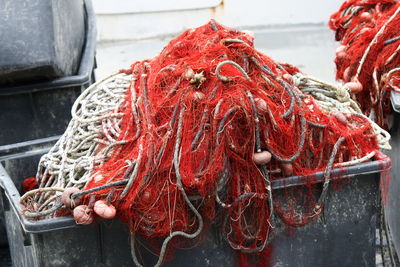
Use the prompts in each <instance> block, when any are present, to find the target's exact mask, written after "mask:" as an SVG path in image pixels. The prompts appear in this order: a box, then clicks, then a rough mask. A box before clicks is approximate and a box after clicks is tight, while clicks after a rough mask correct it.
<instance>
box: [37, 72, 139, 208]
mask: <svg viewBox="0 0 400 267" xmlns="http://www.w3.org/2000/svg"><path fill="white" fill-rule="evenodd" d="M131 82H132V75H127V74H124V73H114V74H112V75H110V76H108V77H106V78H104V79H102V80H100V81H99V82H97V83H95V84H93V85H92V86H90V87H89V88H88V89H86V90H85V91H84V92H83V93H82V94H81V95H80V96H79V97H78V99H77V100H76V101H75V103H74V105H73V107H72V111H71V114H72V120H71V122H70V123H69V125H68V127H67V129H66V131H65V133H64V134H63V135H62V136H61V138H60V139H59V140H58V142H57V143H56V144H55V145H54V146H53V147H52V148H51V149H50V151H49V152H48V153H47V154H45V155H43V156H42V158H41V159H40V162H39V167H38V172H37V175H36V177H37V178H38V180H39V188H66V187H71V186H74V187H78V188H83V187H84V186H85V185H86V183H87V182H88V181H89V178H90V177H91V175H92V173H93V170H94V169H95V167H96V166H99V165H100V164H102V163H103V162H105V161H106V160H107V158H108V157H109V154H110V153H109V152H110V151H111V150H112V148H113V147H115V146H118V145H121V144H124V143H125V142H124V141H118V139H119V135H120V127H119V124H120V122H121V119H122V117H123V113H118V108H119V106H120V104H121V103H122V101H123V100H124V99H125V97H126V92H127V89H128V88H129V86H130V84H131ZM31 192H32V191H31ZM34 192H36V193H39V195H40V196H39V197H38V194H36V203H37V204H38V206H41V204H43V203H46V201H47V200H48V199H49V197H51V196H52V194H51V193H50V192H48V190H45V191H40V190H39V191H34ZM47 202H48V203H47V204H54V201H53V202H52V201H47Z"/></svg>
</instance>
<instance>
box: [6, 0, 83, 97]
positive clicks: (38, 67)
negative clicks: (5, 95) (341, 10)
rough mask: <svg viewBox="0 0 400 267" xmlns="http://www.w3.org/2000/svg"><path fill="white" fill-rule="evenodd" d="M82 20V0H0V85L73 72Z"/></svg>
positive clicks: (76, 64) (79, 46)
mask: <svg viewBox="0 0 400 267" xmlns="http://www.w3.org/2000/svg"><path fill="white" fill-rule="evenodd" d="M84 20H85V14H84V6H83V0H68V1H60V0H57V1H54V0H18V1H15V0H2V1H0V39H1V40H2V42H1V45H0V85H4V84H15V83H21V82H31V81H32V80H35V81H37V80H50V79H54V78H58V77H63V76H70V75H73V74H75V73H76V72H77V70H78V67H79V62H80V58H81V53H82V50H83V45H84V43H85V22H84ZM0 90H1V89H0Z"/></svg>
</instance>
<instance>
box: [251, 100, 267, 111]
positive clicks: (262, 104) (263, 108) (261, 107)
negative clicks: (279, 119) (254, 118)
mask: <svg viewBox="0 0 400 267" xmlns="http://www.w3.org/2000/svg"><path fill="white" fill-rule="evenodd" d="M254 102H255V103H256V107H257V109H258V111H261V112H262V113H264V112H266V111H267V102H265V100H264V99H262V98H259V97H256V98H254Z"/></svg>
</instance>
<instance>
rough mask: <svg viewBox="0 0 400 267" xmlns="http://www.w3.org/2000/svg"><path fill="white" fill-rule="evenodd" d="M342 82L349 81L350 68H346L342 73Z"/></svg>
mask: <svg viewBox="0 0 400 267" xmlns="http://www.w3.org/2000/svg"><path fill="white" fill-rule="evenodd" d="M343 80H344V81H349V80H350V67H347V68H346V69H345V70H344V72H343Z"/></svg>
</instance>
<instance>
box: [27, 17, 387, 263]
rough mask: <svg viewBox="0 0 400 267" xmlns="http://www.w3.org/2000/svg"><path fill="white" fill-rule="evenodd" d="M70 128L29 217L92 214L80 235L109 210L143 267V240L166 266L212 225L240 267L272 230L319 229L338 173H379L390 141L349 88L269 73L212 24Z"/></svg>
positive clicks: (262, 58) (95, 94) (102, 90)
mask: <svg viewBox="0 0 400 267" xmlns="http://www.w3.org/2000/svg"><path fill="white" fill-rule="evenodd" d="M72 115H73V118H72V120H71V123H70V125H69V126H68V129H67V131H66V132H65V134H64V135H63V136H62V137H61V139H60V140H59V141H58V143H57V144H56V145H55V146H54V147H53V148H52V150H51V151H50V152H49V153H47V154H46V155H44V156H43V158H42V159H41V161H40V164H39V169H38V174H37V179H38V182H39V185H40V186H39V189H35V190H31V191H29V192H28V193H27V194H25V195H24V196H23V197H22V198H21V203H22V204H23V205H24V207H25V211H24V215H25V216H26V217H29V218H32V219H42V218H51V217H54V216H64V215H71V213H72V209H71V207H72V208H73V207H74V205H71V203H70V202H71V199H72V200H74V199H75V200H77V202H79V201H78V200H79V199H80V201H81V202H82V204H83V205H81V206H78V207H76V208H75V209H74V215H76V214H77V213H78V211H77V209H78V208H79V207H80V208H82V206H83V210H79V212H82V213H80V214H81V215H82V214H83V215H85V219H84V220H83V221H82V220H80V221H79V222H80V223H90V222H92V221H93V217H94V212H93V206H94V209H95V210H96V203H100V204H101V205H105V206H104V207H112V208H114V209H115V211H116V214H117V216H118V217H119V218H121V220H122V221H123V222H125V223H126V224H127V225H128V227H129V230H130V233H131V245H132V254H133V259H134V261H135V264H136V265H138V266H140V265H141V263H140V262H139V260H138V258H137V256H136V253H135V252H136V250H135V244H136V243H135V236H138V235H140V236H142V237H144V238H145V239H147V240H150V241H151V240H161V241H160V242H159V243H156V245H155V246H154V247H155V248H154V249H155V253H156V254H157V255H159V259H158V262H157V263H156V265H157V266H158V265H160V264H161V263H162V262H163V260H164V259H165V256H166V255H167V254H170V251H169V250H168V249H167V248H168V247H172V248H176V247H181V246H184V244H185V240H187V239H188V240H193V239H194V240H201V235H202V233H205V232H207V231H206V230H207V229H208V228H209V227H210V226H211V225H212V224H217V225H218V227H219V229H220V231H221V233H222V235H223V237H224V239H225V240H226V241H227V242H228V243H229V245H230V246H231V247H232V249H234V250H236V251H239V254H240V255H241V256H240V257H239V258H240V259H241V260H242V261H244V260H245V259H244V258H245V257H244V256H243V253H256V254H257V253H259V254H263V253H264V254H268V253H267V252H268V249H267V248H268V244H269V242H270V241H271V240H272V238H273V235H274V233H276V231H277V230H276V229H277V228H278V227H277V225H279V224H282V222H283V224H284V225H289V226H294V227H297V226H302V225H305V224H307V223H309V222H311V221H312V220H315V219H317V218H318V217H319V215H320V214H321V211H322V210H323V207H324V200H325V198H326V195H327V190H328V188H329V184H330V182H331V178H332V177H331V172H332V169H333V168H334V167H343V166H347V165H351V164H356V163H360V162H363V161H367V160H370V159H371V158H373V157H374V155H375V153H376V151H377V150H378V149H379V148H389V145H388V140H389V138H390V136H389V134H388V133H387V132H385V131H384V130H382V129H381V128H380V127H379V126H378V125H377V124H375V123H374V122H372V121H371V120H370V119H369V118H367V117H366V116H364V115H362V114H361V113H360V108H359V107H358V105H357V103H356V102H354V101H353V100H352V99H351V98H350V94H349V92H348V90H347V89H346V88H345V87H341V86H335V85H330V84H326V83H324V82H322V81H320V80H318V79H315V78H313V77H310V76H307V75H305V74H303V73H301V72H300V71H299V70H298V69H297V68H295V67H293V66H291V65H289V64H279V63H277V62H275V61H273V60H272V59H270V58H269V57H267V56H266V55H264V54H262V53H260V52H258V51H257V50H256V49H254V44H253V37H252V36H250V35H248V34H246V33H244V32H240V31H237V30H234V29H230V28H227V27H224V26H222V25H220V24H217V23H216V22H214V21H211V22H210V23H208V24H206V25H204V26H202V27H199V28H196V29H190V30H187V31H185V32H184V33H183V34H181V35H180V36H178V37H177V38H175V39H174V40H172V41H171V42H170V43H169V44H168V45H167V46H166V47H165V48H164V49H163V50H162V51H161V53H160V54H159V55H158V56H156V57H154V58H153V59H149V60H144V61H140V62H135V63H134V64H132V66H131V67H130V68H129V69H126V70H121V71H120V72H119V73H117V74H114V75H111V76H110V77H108V78H106V79H104V80H102V81H100V82H98V83H97V84H95V85H93V86H91V87H90V88H89V89H88V90H87V91H85V92H84V94H83V95H82V96H81V97H80V98H79V99H78V100H77V101H76V103H75V105H74V107H73V109H72ZM318 171H322V172H324V177H323V183H322V186H321V183H319V184H316V182H315V180H313V179H312V178H313V174H314V173H315V172H318ZM291 175H300V176H303V177H308V178H309V179H308V178H305V180H304V183H305V184H306V185H307V186H306V188H305V189H304V190H300V189H297V190H293V189H290V190H289V189H288V190H287V194H285V197H283V198H279V197H278V198H275V197H274V190H273V188H272V186H271V184H272V183H273V182H274V181H277V180H280V179H284V178H285V177H287V176H291ZM70 187H74V188H76V190H75V191H73V193H72V191H71V195H70V196H71V199H70V198H68V199H69V200H68V201H69V202H68V201H67V202H66V201H65V199H64V202H63V201H60V196H61V194H62V192H64V191H67V189H68V190H69V188H70ZM65 188H67V189H65ZM79 189H80V190H79ZM299 203H302V204H301V205H300V207H299ZM100 204H99V205H100ZM75 211H77V213H75ZM96 213H97V214H100V213H99V212H96ZM101 214H102V215H101V216H103V215H104V216H103V217H107V216H108V215H107V216H105V214H104V213H101ZM109 217H113V214H111V215H110V216H109ZM75 218H77V217H75ZM153 244H154V243H153Z"/></svg>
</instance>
